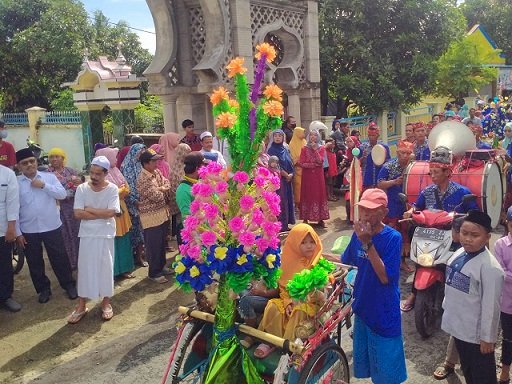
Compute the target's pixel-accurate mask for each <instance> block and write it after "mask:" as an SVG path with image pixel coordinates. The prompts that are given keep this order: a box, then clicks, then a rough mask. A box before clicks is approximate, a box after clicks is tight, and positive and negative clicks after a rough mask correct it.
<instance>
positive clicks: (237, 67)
mask: <svg viewBox="0 0 512 384" xmlns="http://www.w3.org/2000/svg"><path fill="white" fill-rule="evenodd" d="M244 61H245V60H244V58H243V57H236V58H234V59H233V60H231V61H230V62H229V64H228V65H227V66H226V69H227V70H228V77H230V78H231V77H234V76H235V75H243V74H244V73H245V72H247V68H245V67H244Z"/></svg>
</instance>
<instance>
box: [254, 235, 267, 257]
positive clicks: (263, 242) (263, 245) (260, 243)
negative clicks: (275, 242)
mask: <svg viewBox="0 0 512 384" xmlns="http://www.w3.org/2000/svg"><path fill="white" fill-rule="evenodd" d="M269 244H270V241H268V240H267V239H265V238H263V237H260V238H259V239H256V246H257V247H258V251H260V252H262V253H263V252H265V250H266V249H267V248H268V246H269Z"/></svg>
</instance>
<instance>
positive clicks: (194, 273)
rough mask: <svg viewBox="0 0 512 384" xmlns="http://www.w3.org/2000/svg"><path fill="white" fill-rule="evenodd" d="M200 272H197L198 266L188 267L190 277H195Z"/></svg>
mask: <svg viewBox="0 0 512 384" xmlns="http://www.w3.org/2000/svg"><path fill="white" fill-rule="evenodd" d="M200 274H201V272H199V268H197V267H196V266H195V265H194V266H193V267H192V268H190V277H197V276H199V275H200Z"/></svg>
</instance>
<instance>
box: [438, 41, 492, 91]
mask: <svg viewBox="0 0 512 384" xmlns="http://www.w3.org/2000/svg"><path fill="white" fill-rule="evenodd" d="M485 62H486V60H485V57H482V56H481V54H480V52H479V47H478V45H477V44H476V43H474V42H472V41H471V40H469V39H467V38H466V39H462V40H459V41H454V42H453V43H452V44H451V45H450V47H449V48H448V50H447V51H446V52H445V53H444V54H443V55H442V56H441V57H440V58H439V60H438V61H437V68H438V71H437V77H436V93H437V94H439V95H441V96H450V97H452V98H454V99H457V98H462V97H465V96H467V95H468V94H469V93H470V92H471V91H474V90H475V89H480V87H482V86H484V85H487V84H489V83H490V82H492V81H493V80H496V78H497V76H498V73H497V69H496V68H489V67H485V66H484V63H485Z"/></svg>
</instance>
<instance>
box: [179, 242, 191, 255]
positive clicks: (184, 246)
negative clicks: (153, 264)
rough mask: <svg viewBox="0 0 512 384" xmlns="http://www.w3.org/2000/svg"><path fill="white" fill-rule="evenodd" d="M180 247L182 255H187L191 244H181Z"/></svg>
mask: <svg viewBox="0 0 512 384" xmlns="http://www.w3.org/2000/svg"><path fill="white" fill-rule="evenodd" d="M178 248H179V250H180V255H186V254H187V252H188V249H189V245H188V244H181V245H180V246H179V247H178Z"/></svg>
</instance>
